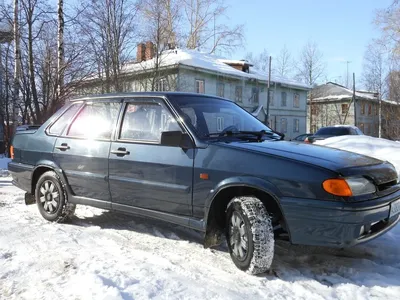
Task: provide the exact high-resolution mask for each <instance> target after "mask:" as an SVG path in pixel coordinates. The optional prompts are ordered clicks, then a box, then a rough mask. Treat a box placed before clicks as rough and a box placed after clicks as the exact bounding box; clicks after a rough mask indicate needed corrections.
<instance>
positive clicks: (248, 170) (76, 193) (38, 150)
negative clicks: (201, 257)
mask: <svg viewBox="0 0 400 300" xmlns="http://www.w3.org/2000/svg"><path fill="white" fill-rule="evenodd" d="M8 169H9V172H10V173H11V175H12V178H13V184H14V185H16V186H17V187H19V188H21V189H22V190H25V191H26V194H25V203H26V204H33V203H36V204H37V207H38V210H39V212H40V214H41V215H42V216H43V218H45V219H46V220H48V221H52V222H62V221H64V220H66V219H68V218H70V217H71V216H72V215H73V214H74V211H75V206H76V204H83V205H89V206H94V207H99V208H102V209H107V210H114V211H119V212H123V213H127V214H133V215H141V216H145V217H148V218H156V219H160V220H164V221H166V222H170V223H174V224H178V225H181V226H185V227H188V228H191V229H195V230H198V231H200V232H202V233H203V236H204V246H205V247H211V246H215V245H219V244H221V243H222V242H223V241H224V239H226V241H227V245H228V250H229V253H230V256H231V258H232V260H233V262H234V264H235V265H236V266H237V267H238V268H239V269H241V270H243V271H246V272H248V273H251V274H257V273H262V272H265V271H267V270H268V269H269V268H270V267H271V264H272V261H273V257H274V249H275V247H274V245H275V240H276V239H283V240H287V241H290V242H291V243H292V244H303V245H319V246H331V247H340V248H342V247H350V246H353V245H356V244H359V243H362V242H366V241H369V240H371V239H373V238H376V237H378V236H380V235H382V234H383V233H385V232H387V231H388V230H390V229H391V228H393V227H394V226H395V225H396V224H397V223H398V221H399V219H400V184H399V182H398V176H397V172H396V170H395V168H394V166H393V165H392V164H390V163H388V162H384V161H381V160H378V159H374V158H371V157H367V156H363V155H360V154H356V153H352V152H346V151H341V150H338V149H333V148H329V147H323V146H317V145H307V144H301V143H293V142H290V141H284V140H282V136H280V135H278V134H276V133H274V132H273V131H272V130H271V129H270V128H269V127H267V126H266V125H264V124H263V123H262V122H260V121H259V120H258V119H257V118H256V117H254V116H253V115H251V114H250V113H248V112H247V111H246V110H244V109H243V108H241V107H240V106H239V105H237V104H236V103H234V102H232V101H229V100H224V99H221V98H216V97H213V96H207V95H201V94H190V93H172V92H170V93H161V92H160V93H126V94H111V95H102V96H93V97H84V98H79V99H76V100H73V101H70V103H68V104H67V105H66V106H65V107H64V108H62V109H61V110H59V111H58V112H57V113H56V114H55V115H53V116H52V117H51V118H50V119H49V120H48V121H47V122H46V123H45V124H43V125H42V126H41V127H40V128H39V129H37V130H25V131H17V133H16V134H15V136H14V139H13V141H12V161H11V162H10V163H9V165H8ZM135 243H140V241H135ZM54 250H55V251H56V250H57V249H54Z"/></svg>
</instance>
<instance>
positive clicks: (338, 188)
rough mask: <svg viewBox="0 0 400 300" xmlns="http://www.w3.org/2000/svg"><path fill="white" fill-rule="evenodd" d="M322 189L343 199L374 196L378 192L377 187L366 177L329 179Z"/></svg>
mask: <svg viewBox="0 0 400 300" xmlns="http://www.w3.org/2000/svg"><path fill="white" fill-rule="evenodd" d="M322 187H323V189H324V190H325V191H326V192H328V193H329V194H332V195H335V196H341V197H351V196H360V195H366V194H372V193H374V192H375V191H376V187H375V185H374V184H373V183H372V182H371V181H369V180H368V179H366V178H364V177H348V178H334V179H327V180H325V181H324V182H323V183H322Z"/></svg>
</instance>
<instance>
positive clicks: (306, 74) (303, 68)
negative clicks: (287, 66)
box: [296, 41, 326, 86]
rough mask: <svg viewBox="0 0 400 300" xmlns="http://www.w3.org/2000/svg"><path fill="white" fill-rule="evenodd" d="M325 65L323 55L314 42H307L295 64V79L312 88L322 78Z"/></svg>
mask: <svg viewBox="0 0 400 300" xmlns="http://www.w3.org/2000/svg"><path fill="white" fill-rule="evenodd" d="M325 68H326V64H325V62H324V61H323V54H322V52H321V51H320V50H319V49H318V45H317V44H316V43H315V42H311V41H309V42H308V43H307V44H306V45H305V46H304V47H303V50H302V51H301V53H300V57H299V59H298V62H297V67H296V69H297V70H296V71H297V75H296V77H297V79H299V80H300V81H302V82H304V83H306V84H308V85H310V86H313V85H315V84H316V83H318V81H319V80H320V79H321V78H322V77H323V75H324V72H325Z"/></svg>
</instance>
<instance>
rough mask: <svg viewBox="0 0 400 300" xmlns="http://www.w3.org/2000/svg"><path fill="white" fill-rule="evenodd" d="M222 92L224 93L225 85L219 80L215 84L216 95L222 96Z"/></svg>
mask: <svg viewBox="0 0 400 300" xmlns="http://www.w3.org/2000/svg"><path fill="white" fill-rule="evenodd" d="M224 94H225V85H224V83H222V82H219V83H218V84H217V96H218V97H222V98H223V97H224Z"/></svg>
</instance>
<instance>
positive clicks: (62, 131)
mask: <svg viewBox="0 0 400 300" xmlns="http://www.w3.org/2000/svg"><path fill="white" fill-rule="evenodd" d="M74 105H80V107H79V108H78V110H77V111H76V112H75V114H74V115H73V116H72V117H71V119H70V120H71V123H72V121H73V120H75V117H76V116H77V115H78V114H79V112H80V111H81V109H82V107H84V106H85V105H84V102H83V101H77V102H73V103H71V104H70V105H69V106H68V108H66V109H65V110H64V111H63V112H62V113H61V114H60V115H59V116H58V117H57V118H56V119H54V120H53V121H52V122H51V123H50V124H49V125H47V127H46V129H45V133H46V135H48V136H57V137H61V136H63V134H64V132H65V128H66V127H67V124H65V126H64V128H63V129H62V130H61V133H60V134H54V133H50V128H51V127H52V126H53V125H54V124H55V123H56V122H57V121H58V120H59V119H60V118H62V116H64V115H65V114H66V113H67V112H68V111H69V110H70V109H72V106H74Z"/></svg>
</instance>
